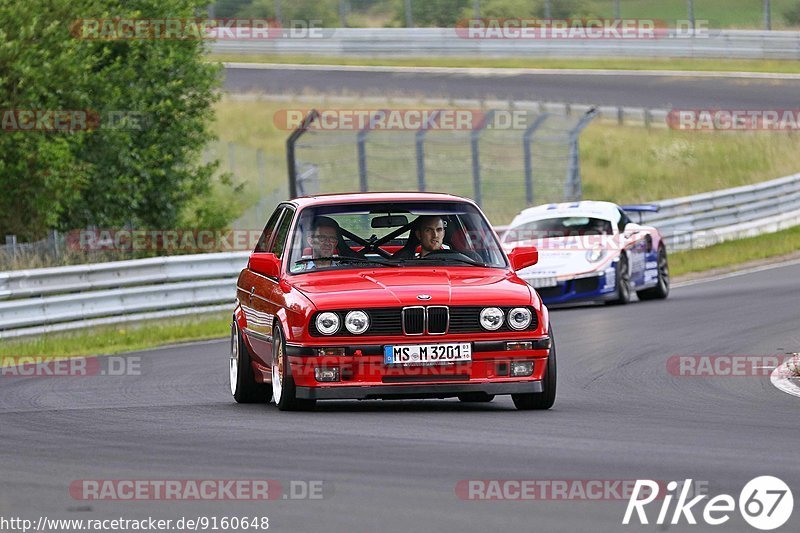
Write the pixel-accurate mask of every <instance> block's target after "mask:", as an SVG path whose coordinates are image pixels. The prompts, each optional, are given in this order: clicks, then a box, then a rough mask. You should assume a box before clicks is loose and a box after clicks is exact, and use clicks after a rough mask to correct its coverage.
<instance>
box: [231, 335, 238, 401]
mask: <svg viewBox="0 0 800 533" xmlns="http://www.w3.org/2000/svg"><path fill="white" fill-rule="evenodd" d="M236 333H237V332H236V328H233V332H232V333H231V362H230V367H231V368H230V382H231V394H233V395H236V386H237V384H238V381H239V339H238V335H237V334H236Z"/></svg>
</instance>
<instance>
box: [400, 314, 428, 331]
mask: <svg viewBox="0 0 800 533" xmlns="http://www.w3.org/2000/svg"><path fill="white" fill-rule="evenodd" d="M424 332H425V309H424V308H422V307H406V308H405V309H403V333H405V334H406V335H422V333H424Z"/></svg>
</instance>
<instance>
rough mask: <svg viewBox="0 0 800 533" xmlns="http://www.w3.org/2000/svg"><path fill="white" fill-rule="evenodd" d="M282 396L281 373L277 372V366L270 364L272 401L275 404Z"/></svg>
mask: <svg viewBox="0 0 800 533" xmlns="http://www.w3.org/2000/svg"><path fill="white" fill-rule="evenodd" d="M282 394H283V383H281V373H280V371H279V370H278V365H276V364H274V363H273V364H272V399H273V400H274V401H275V403H279V402H280V401H281V395H282Z"/></svg>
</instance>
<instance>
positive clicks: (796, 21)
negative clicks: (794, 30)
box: [783, 2, 800, 26]
mask: <svg viewBox="0 0 800 533" xmlns="http://www.w3.org/2000/svg"><path fill="white" fill-rule="evenodd" d="M783 18H784V19H785V20H786V23H787V24H788V25H789V26H800V2H798V3H797V4H795V6H794V7H791V8H789V9H787V10H786V11H784V12H783Z"/></svg>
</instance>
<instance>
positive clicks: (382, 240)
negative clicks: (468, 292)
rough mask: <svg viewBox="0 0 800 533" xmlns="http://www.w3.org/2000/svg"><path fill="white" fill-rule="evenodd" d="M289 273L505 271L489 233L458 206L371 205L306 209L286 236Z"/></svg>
mask: <svg viewBox="0 0 800 533" xmlns="http://www.w3.org/2000/svg"><path fill="white" fill-rule="evenodd" d="M291 243H292V244H291V253H290V256H289V272H291V273H292V274H300V273H304V272H310V271H318V270H333V269H339V270H342V269H352V268H364V267H369V268H373V267H375V268H401V267H413V266H430V265H434V264H436V265H441V264H449V265H454V266H468V267H491V268H505V267H506V266H507V264H506V260H505V256H504V255H503V253H502V251H501V250H500V247H499V243H498V242H497V239H496V237H495V235H494V232H493V231H492V229H491V228H490V227H489V225H488V224H487V222H486V219H485V218H484V217H483V215H482V214H481V213H480V211H478V209H476V208H475V207H474V206H472V205H471V204H468V203H459V202H445V203H442V202H391V203H388V202H384V203H378V202H370V203H363V204H341V205H325V206H319V207H313V208H306V209H304V210H303V211H302V213H301V214H300V218H299V220H298V223H297V224H296V225H295V229H294V233H293V234H292V237H291Z"/></svg>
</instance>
